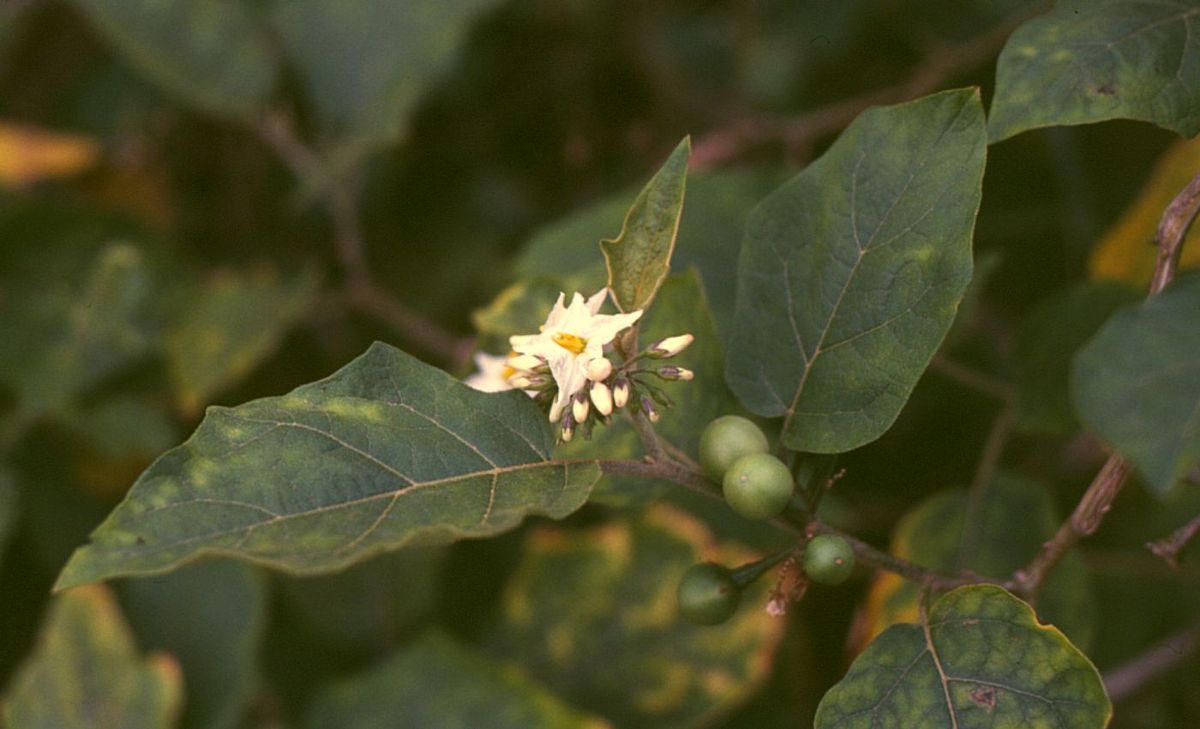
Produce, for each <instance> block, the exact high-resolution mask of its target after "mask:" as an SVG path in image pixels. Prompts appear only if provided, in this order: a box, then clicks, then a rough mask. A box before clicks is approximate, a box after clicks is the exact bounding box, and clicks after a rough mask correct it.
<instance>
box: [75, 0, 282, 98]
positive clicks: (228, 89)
mask: <svg viewBox="0 0 1200 729" xmlns="http://www.w3.org/2000/svg"><path fill="white" fill-rule="evenodd" d="M73 2H74V4H75V5H76V6H78V7H79V8H80V9H81V10H83V11H84V14H85V15H87V16H88V18H90V19H91V20H92V22H93V23H94V24H95V25H96V27H97V28H98V29H99V30H100V32H101V33H103V34H104V35H105V36H107V37H108V39H109V40H110V41H112V43H113V44H114V45H115V46H116V47H117V49H118V50H119V51H120V52H121V53H122V54H123V55H124V56H125V59H126V60H127V61H128V62H129V64H130V65H131V66H133V67H134V68H135V69H137V70H138V71H139V72H140V73H142V74H143V75H145V76H146V77H147V78H149V79H150V80H151V81H153V82H154V83H156V84H157V85H159V86H161V87H162V88H163V89H164V90H165V91H167V92H168V93H171V94H173V95H175V96H178V97H179V98H180V99H181V100H183V101H184V102H186V103H188V104H192V105H194V106H197V107H199V108H201V109H204V110H206V111H209V112H212V113H215V114H222V115H230V116H236V117H242V118H247V119H248V118H250V117H252V116H254V115H255V114H256V113H257V112H259V111H261V109H262V107H263V106H264V104H265V102H266V101H267V97H268V96H269V95H270V94H271V91H272V87H273V86H274V83H275V64H274V62H273V60H272V54H271V51H270V48H269V46H268V42H267V38H266V36H265V35H264V34H263V33H262V29H261V28H260V27H258V26H257V25H256V23H255V20H254V17H253V14H252V12H251V10H250V8H249V7H248V6H247V4H246V3H245V2H244V0H73Z"/></svg>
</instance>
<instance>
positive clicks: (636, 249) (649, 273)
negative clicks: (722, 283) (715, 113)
mask: <svg viewBox="0 0 1200 729" xmlns="http://www.w3.org/2000/svg"><path fill="white" fill-rule="evenodd" d="M691 154H692V140H691V138H690V137H685V138H684V140H683V141H682V142H680V143H679V146H677V147H676V148H675V151H674V152H672V153H671V156H670V157H668V158H667V161H666V162H664V163H663V166H662V167H661V168H659V170H658V172H656V173H655V174H654V177H652V178H650V181H649V182H647V183H646V186H645V187H643V188H642V191H641V192H640V193H638V196H637V197H636V198H635V199H634V201H633V205H632V206H630V208H629V212H628V213H627V214H626V215H625V223H624V224H623V225H622V226H621V234H620V235H618V236H617V237H616V238H615V239H606V240H602V241H600V250H602V251H603V252H604V260H605V263H606V264H607V266H608V287H609V288H610V289H612V298H613V301H614V302H616V304H617V308H618V309H620V310H621V311H635V310H638V309H645V308H647V307H648V306H649V305H650V302H651V301H653V300H654V295H655V294H656V293H658V287H659V286H662V282H663V281H664V280H666V278H667V274H668V273H670V271H671V254H672V252H674V250H675V238H676V236H677V235H679V222H680V220H681V218H682V216H683V196H684V189H685V188H686V187H687V166H688V159H690V157H691Z"/></svg>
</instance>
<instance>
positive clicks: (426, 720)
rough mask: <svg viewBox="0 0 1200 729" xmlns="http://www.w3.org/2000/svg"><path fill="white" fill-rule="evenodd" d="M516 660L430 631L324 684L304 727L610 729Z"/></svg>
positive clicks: (375, 728)
mask: <svg viewBox="0 0 1200 729" xmlns="http://www.w3.org/2000/svg"><path fill="white" fill-rule="evenodd" d="M607 726H608V724H607V723H605V722H603V721H600V720H598V719H595V718H592V717H589V716H587V715H585V714H583V713H581V712H579V711H578V710H576V709H574V708H572V707H570V706H567V705H565V704H563V703H562V702H561V701H560V700H559V699H558V698H556V697H555V696H554V695H553V694H551V693H550V692H549V691H547V690H546V688H545V687H544V686H541V685H539V684H538V683H536V682H535V681H533V680H531V679H530V678H529V677H528V676H526V675H525V674H524V673H522V672H521V671H519V670H516V669H514V668H513V667H511V666H506V665H503V664H500V663H497V662H494V661H492V660H491V659H489V658H488V657H486V656H483V655H479V654H477V653H475V652H474V651H472V650H470V649H468V648H466V647H464V646H462V645H459V644H458V643H455V642H454V641H453V640H451V639H450V638H447V637H445V636H443V635H441V634H439V633H427V634H425V635H424V636H422V637H421V638H419V639H418V640H417V641H416V642H415V643H414V644H412V645H411V646H409V647H408V648H406V649H405V650H403V651H401V652H399V653H397V654H396V655H394V656H393V657H391V658H389V659H388V660H386V661H384V662H382V663H380V664H379V665H377V666H375V667H373V668H371V669H370V670H368V671H366V672H365V673H363V674H361V675H359V676H355V677H352V678H350V679H348V680H346V681H343V682H342V683H339V684H336V685H334V686H332V687H331V688H329V689H327V690H325V691H324V692H323V693H322V694H321V695H320V696H318V697H317V700H316V702H315V704H314V706H313V707H312V709H311V710H310V711H309V713H308V718H307V720H306V721H305V722H304V728H305V729H427V728H428V727H438V729H604V728H605V727H607Z"/></svg>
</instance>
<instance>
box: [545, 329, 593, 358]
mask: <svg viewBox="0 0 1200 729" xmlns="http://www.w3.org/2000/svg"><path fill="white" fill-rule="evenodd" d="M551 339H553V340H554V343H555V344H557V345H558V346H560V347H562V348H563V349H565V350H567V351H568V352H570V353H571V354H582V353H583V350H584V348H585V347H587V340H586V339H584V338H583V337H577V336H575V335H574V334H567V333H566V332H558V333H557V334H555V335H553V336H552V337H551Z"/></svg>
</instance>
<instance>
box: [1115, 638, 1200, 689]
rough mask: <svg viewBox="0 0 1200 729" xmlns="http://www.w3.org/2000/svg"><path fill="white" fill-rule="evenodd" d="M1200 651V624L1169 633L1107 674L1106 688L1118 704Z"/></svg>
mask: <svg viewBox="0 0 1200 729" xmlns="http://www.w3.org/2000/svg"><path fill="white" fill-rule="evenodd" d="M1197 651H1200V623H1196V624H1194V625H1191V626H1189V627H1187V628H1184V629H1183V630H1181V631H1179V632H1178V633H1175V634H1174V635H1171V636H1169V637H1168V638H1166V639H1165V640H1163V641H1161V642H1160V643H1158V644H1157V645H1155V646H1153V647H1151V648H1149V649H1148V650H1146V652H1144V653H1142V654H1141V655H1139V656H1136V657H1135V658H1134V659H1133V660H1131V661H1129V662H1128V663H1125V664H1123V665H1121V666H1118V667H1117V668H1114V669H1113V670H1111V671H1109V672H1107V673H1105V674H1104V688H1105V690H1106V691H1108V697H1109V698H1110V699H1112V701H1113V702H1114V703H1115V702H1117V701H1120V700H1122V699H1124V698H1127V697H1128V696H1131V695H1132V694H1134V693H1136V692H1137V691H1138V689H1140V688H1142V687H1143V686H1145V685H1146V684H1148V683H1150V682H1151V681H1153V680H1154V679H1156V678H1158V677H1159V676H1161V675H1163V674H1164V673H1167V672H1168V671H1170V670H1171V669H1173V668H1175V667H1176V666H1178V665H1179V664H1181V663H1184V662H1185V661H1187V660H1189V659H1191V658H1192V656H1193V655H1194V654H1195V653H1196V652H1197Z"/></svg>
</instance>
